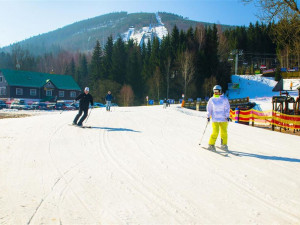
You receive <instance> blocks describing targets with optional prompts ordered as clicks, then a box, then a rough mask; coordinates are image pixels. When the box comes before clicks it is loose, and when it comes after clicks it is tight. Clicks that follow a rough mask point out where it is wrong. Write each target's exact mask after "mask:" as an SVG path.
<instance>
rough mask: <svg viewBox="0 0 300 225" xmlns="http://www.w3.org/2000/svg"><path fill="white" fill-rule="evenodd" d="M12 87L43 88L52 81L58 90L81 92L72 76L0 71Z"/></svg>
mask: <svg viewBox="0 0 300 225" xmlns="http://www.w3.org/2000/svg"><path fill="white" fill-rule="evenodd" d="M0 71H1V72H2V74H3V75H4V77H5V80H6V81H7V83H8V84H9V85H10V86H23V87H37V88H39V87H43V86H44V85H45V84H46V83H47V80H50V81H51V82H52V83H53V84H54V85H55V86H56V87H57V88H58V89H66V90H81V89H80V87H79V86H78V84H77V83H76V82H75V80H74V79H73V77H72V76H70V75H59V74H50V73H38V72H30V71H20V70H9V69H0Z"/></svg>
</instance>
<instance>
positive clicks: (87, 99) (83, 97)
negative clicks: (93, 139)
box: [72, 87, 94, 127]
mask: <svg viewBox="0 0 300 225" xmlns="http://www.w3.org/2000/svg"><path fill="white" fill-rule="evenodd" d="M89 91H90V89H89V88H88V87H86V88H85V89H84V92H83V93H81V94H79V95H78V96H77V98H75V100H74V102H75V101H78V100H79V112H78V114H77V115H76V117H75V118H74V121H73V123H72V124H73V125H77V126H80V127H81V126H82V122H83V121H84V120H85V118H86V117H87V115H88V110H89V103H91V106H92V107H93V105H94V101H93V97H92V95H91V94H90V93H89ZM82 113H83V116H82V117H81V118H80V120H79V122H78V123H77V121H78V119H79V117H80V116H81V115H82Z"/></svg>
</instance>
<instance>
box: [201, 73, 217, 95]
mask: <svg viewBox="0 0 300 225" xmlns="http://www.w3.org/2000/svg"><path fill="white" fill-rule="evenodd" d="M216 84H217V79H216V77H215V76H211V77H208V78H205V80H204V83H203V86H202V88H203V90H204V92H205V93H204V94H205V96H207V97H210V96H211V93H212V89H213V87H214V86H215V85H216Z"/></svg>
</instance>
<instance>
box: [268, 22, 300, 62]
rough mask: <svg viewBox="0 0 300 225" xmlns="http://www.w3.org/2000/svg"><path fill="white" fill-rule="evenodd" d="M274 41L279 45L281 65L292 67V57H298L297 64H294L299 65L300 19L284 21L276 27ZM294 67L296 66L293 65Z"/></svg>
mask: <svg viewBox="0 0 300 225" xmlns="http://www.w3.org/2000/svg"><path fill="white" fill-rule="evenodd" d="M272 32H273V39H274V40H275V41H276V43H277V45H278V47H279V48H278V49H279V51H278V54H279V56H280V57H279V59H280V61H281V65H282V66H285V67H287V68H289V67H290V56H291V55H292V56H295V57H297V60H296V61H297V62H292V64H295V65H297V64H299V63H300V62H299V45H300V19H299V17H293V18H291V19H282V20H280V21H279V22H278V24H276V25H275V26H274V29H273V31H272ZM292 66H294V65H292Z"/></svg>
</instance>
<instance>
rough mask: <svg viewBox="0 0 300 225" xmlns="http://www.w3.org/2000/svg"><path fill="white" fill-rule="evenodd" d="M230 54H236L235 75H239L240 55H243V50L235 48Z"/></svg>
mask: <svg viewBox="0 0 300 225" xmlns="http://www.w3.org/2000/svg"><path fill="white" fill-rule="evenodd" d="M230 55H235V75H238V74H237V73H238V72H237V71H238V63H239V55H240V56H241V55H243V50H238V49H234V50H233V51H232V52H231V53H230Z"/></svg>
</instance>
